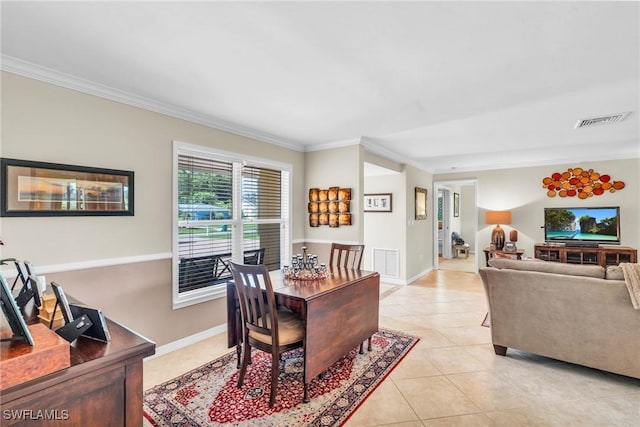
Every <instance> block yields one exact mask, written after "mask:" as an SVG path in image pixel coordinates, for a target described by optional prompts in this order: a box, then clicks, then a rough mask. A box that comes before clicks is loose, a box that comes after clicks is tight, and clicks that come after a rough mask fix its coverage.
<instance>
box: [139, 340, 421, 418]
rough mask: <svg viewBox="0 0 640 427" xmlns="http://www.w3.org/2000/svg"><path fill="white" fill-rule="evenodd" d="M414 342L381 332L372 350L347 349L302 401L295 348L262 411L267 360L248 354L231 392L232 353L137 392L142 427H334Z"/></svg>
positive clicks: (267, 377)
mask: <svg viewBox="0 0 640 427" xmlns="http://www.w3.org/2000/svg"><path fill="white" fill-rule="evenodd" d="M417 342H418V338H417V337H413V336H410V335H405V334H402V333H399V332H395V331H390V330H386V329H381V330H380V331H379V332H378V333H376V334H375V335H374V336H373V339H372V343H373V349H372V351H370V352H369V351H366V344H365V352H364V354H359V353H358V348H354V349H353V350H352V351H351V352H350V353H349V354H347V355H346V356H344V357H343V358H342V359H340V360H339V361H337V362H336V363H335V364H334V365H333V366H331V368H329V369H328V370H327V371H326V372H324V373H323V374H322V375H321V376H320V378H317V379H315V380H313V381H312V382H311V383H309V398H310V399H311V401H310V402H309V403H303V402H302V394H303V393H302V351H300V350H294V351H291V352H289V353H286V354H284V355H283V358H282V359H283V360H282V361H281V373H280V379H279V381H278V395H277V398H276V404H275V406H274V407H273V408H269V390H270V372H271V355H269V354H266V353H264V352H261V351H258V350H254V352H253V356H252V364H251V365H249V367H248V369H247V375H246V376H245V380H244V385H243V387H242V388H240V389H238V388H237V387H236V382H237V380H238V373H239V370H238V369H236V355H235V352H231V353H229V354H226V355H224V356H222V357H220V358H218V359H216V360H214V361H212V362H211V363H208V364H206V365H204V366H201V367H199V368H197V369H194V370H192V371H191V372H187V373H186V374H184V375H182V376H180V377H178V378H175V379H173V380H170V381H167V382H165V383H163V384H160V385H158V386H156V387H154V388H152V389H149V390H147V391H146V392H145V393H144V417H145V425H146V426H157V427H164V426H225V425H228V426H270V427H271V426H339V425H342V424H343V423H344V422H345V421H346V420H347V419H348V418H349V416H350V415H351V414H352V413H353V412H354V411H355V410H356V409H357V408H358V407H359V406H360V404H362V402H363V401H364V400H365V399H366V398H367V396H368V395H369V394H370V393H371V392H372V391H373V390H375V388H376V387H377V386H378V385H379V384H380V382H381V381H382V380H383V379H384V378H385V377H386V376H387V375H389V373H390V372H391V371H392V370H393V369H394V368H395V367H396V366H397V364H398V362H400V360H402V358H403V357H404V356H405V355H406V354H407V353H408V352H409V351H410V350H411V348H412V347H413V346H414V345H415V344H416V343H417Z"/></svg>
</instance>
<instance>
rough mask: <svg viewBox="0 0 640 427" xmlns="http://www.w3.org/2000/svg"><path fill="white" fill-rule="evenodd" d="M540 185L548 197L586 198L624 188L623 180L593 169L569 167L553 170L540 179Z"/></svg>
mask: <svg viewBox="0 0 640 427" xmlns="http://www.w3.org/2000/svg"><path fill="white" fill-rule="evenodd" d="M542 187H543V188H545V189H546V190H547V196H549V197H556V196H559V197H578V198H579V199H586V198H588V197H593V196H601V195H603V194H604V193H605V192H607V191H608V192H610V193H615V192H616V191H618V190H622V189H623V188H624V182H623V181H613V180H612V179H611V176H609V175H607V174H600V173H598V172H595V171H594V170H593V169H582V168H569V169H567V170H566V171H565V172H554V173H552V174H551V176H546V177H544V178H543V180H542Z"/></svg>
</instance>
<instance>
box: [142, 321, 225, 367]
mask: <svg viewBox="0 0 640 427" xmlns="http://www.w3.org/2000/svg"><path fill="white" fill-rule="evenodd" d="M225 332H227V324H226V323H225V324H222V325H219V326H216V327H213V328H211V329H207V330H204V331H201V332H198V333H196V334H193V335H190V336H188V337H185V338H181V339H179V340H177V341H173V342H170V343H169V344H165V345H161V346H160V347H156V354H154V355H153V356H149V357H146V358H145V359H144V360H152V359H155V358H156V357H160V356H163V355H165V354H167V353H171V352H172V351H175V350H179V349H181V348H183V347H186V346H188V345H191V344H195V343H197V342H200V341H203V340H206V339H207V338H211V337H213V336H216V335H218V334H222V333H225Z"/></svg>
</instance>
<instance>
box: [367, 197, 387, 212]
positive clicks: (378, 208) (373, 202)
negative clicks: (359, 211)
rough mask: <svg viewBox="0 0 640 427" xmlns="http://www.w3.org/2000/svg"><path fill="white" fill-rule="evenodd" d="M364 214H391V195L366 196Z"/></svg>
mask: <svg viewBox="0 0 640 427" xmlns="http://www.w3.org/2000/svg"><path fill="white" fill-rule="evenodd" d="M364 212H391V193H379V194H365V195H364Z"/></svg>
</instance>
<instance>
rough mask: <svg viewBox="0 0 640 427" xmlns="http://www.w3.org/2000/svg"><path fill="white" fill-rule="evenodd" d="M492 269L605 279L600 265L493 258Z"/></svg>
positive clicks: (490, 263) (490, 262)
mask: <svg viewBox="0 0 640 427" xmlns="http://www.w3.org/2000/svg"><path fill="white" fill-rule="evenodd" d="M489 265H490V266H491V267H495V268H499V269H501V270H524V271H539V272H542V273H553V274H565V275H568V276H585V277H594V278H596V279H604V268H602V267H601V266H599V265H579V264H563V263H559V262H548V261H531V260H514V259H502V258H493V259H491V260H489Z"/></svg>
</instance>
